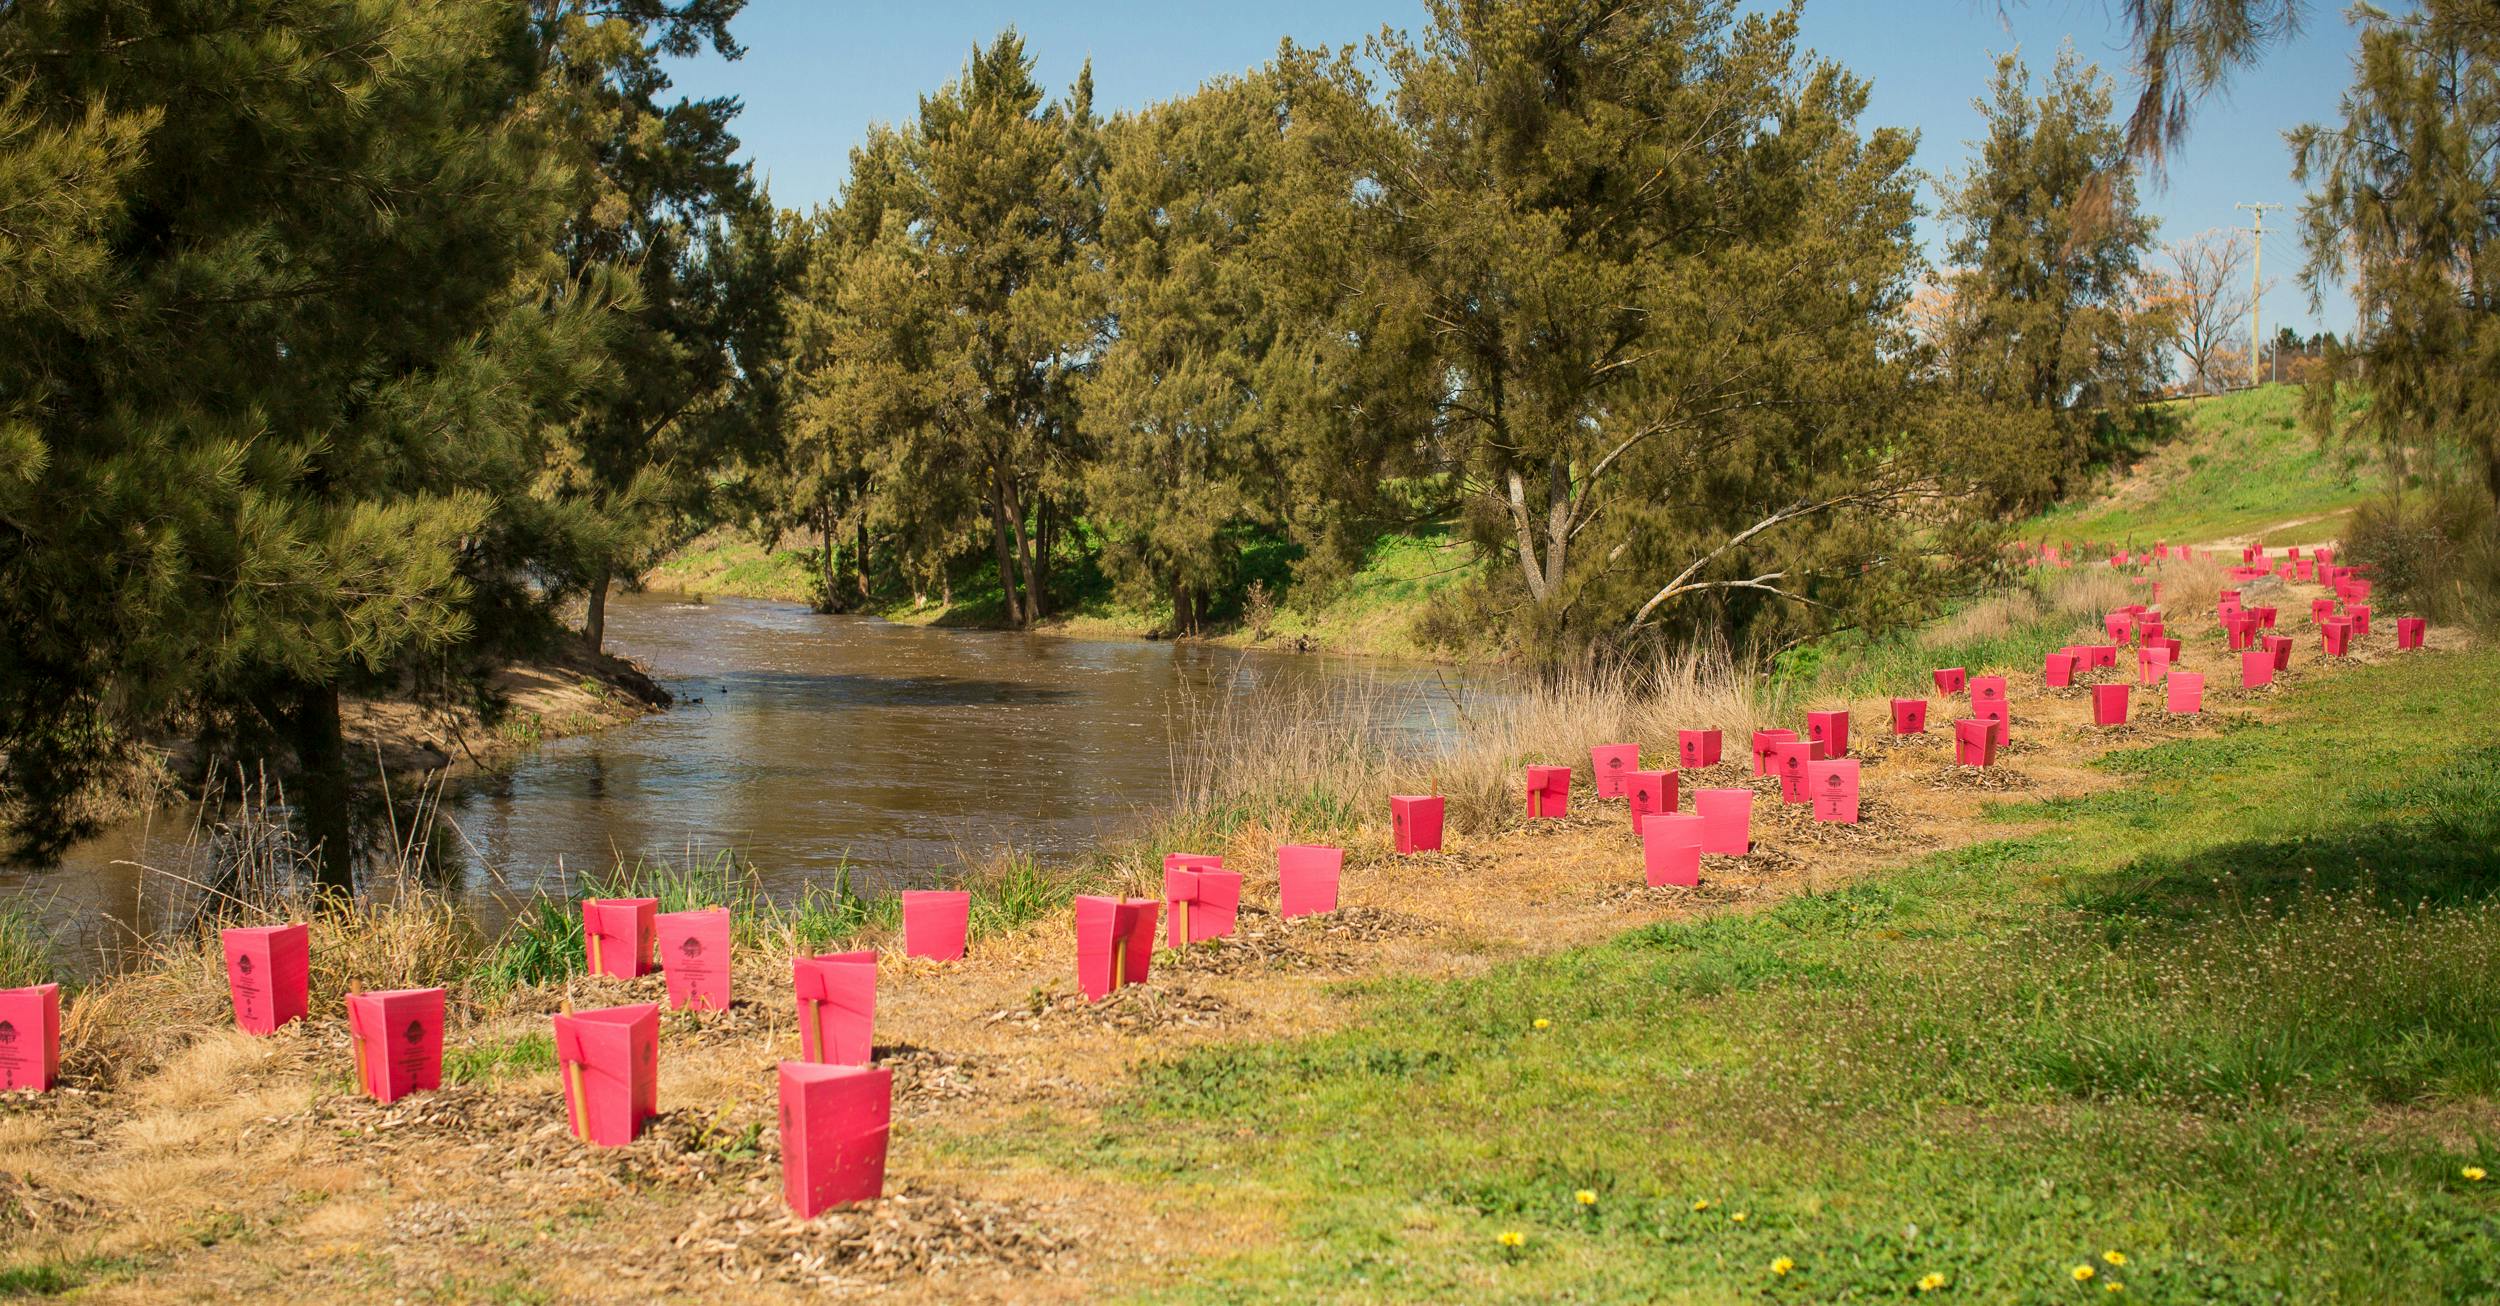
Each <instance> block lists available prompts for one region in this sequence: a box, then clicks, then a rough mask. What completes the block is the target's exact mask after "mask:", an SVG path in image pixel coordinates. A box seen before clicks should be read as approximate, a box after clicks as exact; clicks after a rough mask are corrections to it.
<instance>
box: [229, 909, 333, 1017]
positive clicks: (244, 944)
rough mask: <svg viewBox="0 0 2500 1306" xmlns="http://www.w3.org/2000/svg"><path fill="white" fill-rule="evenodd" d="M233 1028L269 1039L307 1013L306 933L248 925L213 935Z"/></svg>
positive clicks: (309, 993) (308, 955) (292, 928)
mask: <svg viewBox="0 0 2500 1306" xmlns="http://www.w3.org/2000/svg"><path fill="white" fill-rule="evenodd" d="M219 938H220V940H221V941H222V942H223V943H224V945H225V952H226V987H227V989H228V990H230V991H231V992H232V993H233V994H234V1023H235V1024H236V1025H237V1026H239V1027H241V1029H242V1030H243V1032H244V1033H246V1034H275V1033H277V1032H278V1028H279V1027H280V1026H282V1025H284V1024H286V1023H287V1022H288V1021H290V1020H295V1019H297V1018H299V1017H301V1016H303V1015H305V1014H306V1013H308V1012H309V1011H311V1010H312V927H311V926H309V925H254V926H245V927H238V928H235V929H230V930H224V931H221V932H220V934H219Z"/></svg>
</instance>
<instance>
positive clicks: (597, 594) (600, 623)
mask: <svg viewBox="0 0 2500 1306" xmlns="http://www.w3.org/2000/svg"><path fill="white" fill-rule="evenodd" d="M608 578H609V577H608V564H607V563H606V561H604V560H602V561H601V562H600V563H599V566H598V569H597V570H596V571H593V572H592V573H591V577H590V608H589V611H587V612H585V613H584V614H583V616H582V639H583V640H584V641H585V642H587V643H588V644H589V645H590V651H591V652H593V653H596V652H598V651H599V650H600V647H601V646H602V645H604V644H605V643H606V642H607V638H608ZM337 712H338V708H337V705H336V704H335V703H334V704H333V705H332V706H331V714H332V715H334V716H335V715H337Z"/></svg>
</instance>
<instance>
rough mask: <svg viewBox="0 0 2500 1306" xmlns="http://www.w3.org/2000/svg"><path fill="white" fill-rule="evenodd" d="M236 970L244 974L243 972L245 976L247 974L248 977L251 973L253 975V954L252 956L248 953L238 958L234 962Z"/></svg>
mask: <svg viewBox="0 0 2500 1306" xmlns="http://www.w3.org/2000/svg"><path fill="white" fill-rule="evenodd" d="M234 968H235V969H236V970H239V971H242V972H243V973H244V974H246V975H249V974H251V973H252V954H250V953H248V952H247V953H244V954H243V955H242V956H240V957H237V958H236V959H235V962H234Z"/></svg>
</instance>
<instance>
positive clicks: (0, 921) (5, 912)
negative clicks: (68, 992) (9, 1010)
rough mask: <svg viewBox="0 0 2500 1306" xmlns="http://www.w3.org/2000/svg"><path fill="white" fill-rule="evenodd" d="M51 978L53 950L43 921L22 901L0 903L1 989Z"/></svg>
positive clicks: (29, 904) (38, 982) (23, 985)
mask: <svg viewBox="0 0 2500 1306" xmlns="http://www.w3.org/2000/svg"><path fill="white" fill-rule="evenodd" d="M51 977H52V950H51V946H50V942H49V940H48V939H47V938H46V937H45V934H44V928H43V918H42V916H41V915H40V914H39V913H38V912H37V911H36V910H35V904H34V903H32V902H28V901H25V900H23V899H18V900H12V901H10V902H6V903H0V989H15V988H24V987H26V986H27V985H30V984H41V983H43V982H44V981H46V980H48V979H50V978H51Z"/></svg>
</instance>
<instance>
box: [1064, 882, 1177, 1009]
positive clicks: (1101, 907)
mask: <svg viewBox="0 0 2500 1306" xmlns="http://www.w3.org/2000/svg"><path fill="white" fill-rule="evenodd" d="M1160 907H1161V904H1160V903H1157V902H1156V901H1155V900H1154V899H1152V898H1107V897H1101V896H1097V895H1094V894H1085V895H1082V896H1080V897H1078V898H1077V900H1076V983H1077V987H1078V988H1079V989H1081V990H1083V991H1084V993H1085V997H1086V1000H1087V1001H1089V1002H1100V1001H1102V1000H1103V999H1104V998H1107V997H1110V996H1111V995H1112V994H1113V993H1115V992H1117V991H1119V990H1120V989H1122V988H1124V987H1126V986H1128V985H1131V984H1143V983H1145V982H1146V973H1147V971H1148V969H1149V968H1150V967H1151V966H1152V965H1153V963H1154V946H1155V936H1154V929H1155V917H1156V915H1157V914H1158V910H1159V908H1160Z"/></svg>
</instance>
